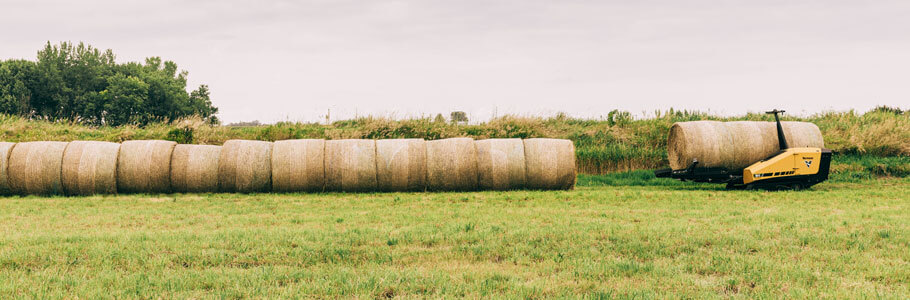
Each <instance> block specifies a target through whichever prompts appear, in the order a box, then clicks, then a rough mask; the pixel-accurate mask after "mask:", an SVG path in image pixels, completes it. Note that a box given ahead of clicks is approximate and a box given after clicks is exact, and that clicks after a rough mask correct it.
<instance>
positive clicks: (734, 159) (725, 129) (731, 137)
mask: <svg viewBox="0 0 910 300" xmlns="http://www.w3.org/2000/svg"><path fill="white" fill-rule="evenodd" d="M781 126H782V127H783V129H784V135H785V136H786V137H787V143H788V144H789V145H790V147H824V139H823V138H822V135H821V131H820V130H819V129H818V126H815V124H812V123H807V122H781ZM779 150H780V146H779V145H778V142H777V125H776V124H775V123H774V122H754V121H736V122H719V121H694V122H679V123H675V124H673V126H672V127H670V135H669V137H668V140H667V159H668V160H669V162H670V167H671V168H672V169H674V170H678V169H684V168H686V167H688V166H689V165H690V164H691V163H692V161H693V160H694V159H698V166H699V167H705V168H708V167H721V168H727V169H730V170H740V169H743V168H745V167H748V166H749V165H751V164H753V163H755V162H757V161H759V160H762V159H765V158H768V157H769V156H771V155H773V154H774V153H776V152H778V151H779Z"/></svg>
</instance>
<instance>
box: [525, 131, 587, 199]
mask: <svg viewBox="0 0 910 300" xmlns="http://www.w3.org/2000/svg"><path fill="white" fill-rule="evenodd" d="M524 148H525V164H526V168H527V187H528V188H531V189H542V190H570V189H572V188H574V187H575V176H576V171H575V144H573V143H572V141H570V140H563V139H526V140H524Z"/></svg>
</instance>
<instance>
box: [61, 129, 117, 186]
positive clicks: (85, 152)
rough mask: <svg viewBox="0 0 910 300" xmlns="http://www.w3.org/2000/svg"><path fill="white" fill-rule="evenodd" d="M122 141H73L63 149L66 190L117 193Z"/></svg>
mask: <svg viewBox="0 0 910 300" xmlns="http://www.w3.org/2000/svg"><path fill="white" fill-rule="evenodd" d="M119 153H120V144H118V143H110V142H95V141H73V142H70V144H69V145H68V146H66V151H65V152H63V171H62V176H63V177H62V180H63V190H64V191H65V192H66V194H67V195H93V194H116V193H117V157H118V155H119Z"/></svg>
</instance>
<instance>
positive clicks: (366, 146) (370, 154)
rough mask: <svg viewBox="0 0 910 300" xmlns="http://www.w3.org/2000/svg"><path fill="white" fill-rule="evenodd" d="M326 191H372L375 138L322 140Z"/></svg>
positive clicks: (374, 172)
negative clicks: (323, 141)
mask: <svg viewBox="0 0 910 300" xmlns="http://www.w3.org/2000/svg"><path fill="white" fill-rule="evenodd" d="M325 183H326V190H329V191H344V192H366V191H375V190H376V141H374V140H334V141H327V142H326V143H325Z"/></svg>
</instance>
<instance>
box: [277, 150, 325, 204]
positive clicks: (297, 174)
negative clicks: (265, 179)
mask: <svg viewBox="0 0 910 300" xmlns="http://www.w3.org/2000/svg"><path fill="white" fill-rule="evenodd" d="M324 188H325V140H317V139H306V140H285V141H276V142H275V145H274V146H273V147H272V191H275V192H321V191H322V190H323V189H324Z"/></svg>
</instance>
